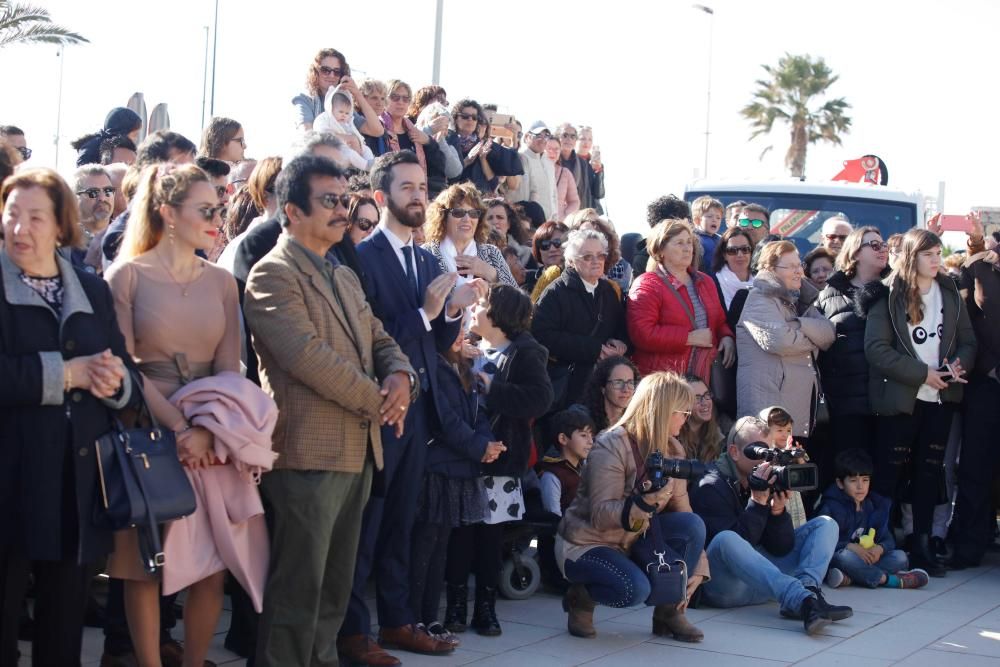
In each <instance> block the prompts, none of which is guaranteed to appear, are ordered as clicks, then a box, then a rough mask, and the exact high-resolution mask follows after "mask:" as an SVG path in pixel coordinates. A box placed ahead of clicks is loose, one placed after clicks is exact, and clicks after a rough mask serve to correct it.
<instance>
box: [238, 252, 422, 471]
mask: <svg viewBox="0 0 1000 667" xmlns="http://www.w3.org/2000/svg"><path fill="white" fill-rule="evenodd" d="M333 284H334V287H335V289H331V287H330V281H329V280H328V279H327V278H326V276H325V275H324V274H323V273H322V272H321V271H320V270H319V269H318V268H317V267H316V265H315V264H314V263H313V261H312V260H311V259H310V258H309V256H308V255H307V254H306V251H305V250H304V249H303V248H302V247H301V246H299V245H298V244H297V243H295V242H294V241H292V240H291V238H290V237H289V236H288V235H287V234H282V235H281V237H280V238H279V239H278V243H277V245H275V246H274V248H273V249H272V250H271V252H269V253H268V254H267V255H265V256H264V258H263V259H262V260H260V262H258V263H257V265H256V266H254V267H253V270H252V271H250V276H249V277H248V279H247V290H246V297H245V300H244V307H243V308H244V313H245V315H246V318H247V321H248V322H249V324H250V330H251V332H252V334H253V345H254V349H256V350H257V356H258V357H259V358H260V379H261V386H262V387H263V388H264V390H265V391H267V392H268V393H269V394H270V395H271V396H272V397H273V398H274V400H275V402H276V403H277V404H278V411H279V412H278V422H277V424H276V425H275V428H274V451H275V452H277V453H278V454H279V455H280V456H279V458H278V461H277V462H276V463H275V466H274V467H275V468H292V469H296V470H327V471H334V472H350V473H360V472H361V471H362V470H363V468H364V463H365V457H366V456H367V453H368V443H369V442H371V447H372V455H373V457H374V459H375V465H376V467H378V468H379V469H381V468H382V436H381V432H380V419H379V407H380V406H381V405H382V396H381V395H380V393H379V391H380V380H382V379H385V378H386V377H388V376H389V375H391V374H392V373H396V372H399V371H402V372H405V373H410V374H411V375H412V374H413V368H412V367H411V366H410V363H409V361H408V360H407V358H406V355H405V354H403V351H402V350H400V349H399V346H398V345H397V344H396V341H394V340H393V339H392V338H391V337H390V336H389V334H387V333H386V332H385V330H384V329H383V328H382V322H380V321H379V319H378V318H377V317H375V315H374V314H372V310H371V307H370V306H369V305H368V302H367V301H365V294H364V292H363V291H362V289H361V283H359V282H358V278H357V276H356V275H354V272H353V271H351V270H350V269H348V268H346V267H343V266H340V267H337V268H336V269H335V270H334V273H333Z"/></svg>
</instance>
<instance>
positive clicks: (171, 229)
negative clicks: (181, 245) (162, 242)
mask: <svg viewBox="0 0 1000 667" xmlns="http://www.w3.org/2000/svg"><path fill="white" fill-rule="evenodd" d="M167 228H168V231H167V240H169V241H170V242H171V243H173V242H174V226H173V225H167Z"/></svg>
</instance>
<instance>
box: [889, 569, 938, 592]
mask: <svg viewBox="0 0 1000 667" xmlns="http://www.w3.org/2000/svg"><path fill="white" fill-rule="evenodd" d="M896 577H897V578H899V584H900V585H899V587H900V588H923V587H924V586H926V585H927V583H928V582H929V581H930V577H929V576H927V573H926V572H924V571H923V570H921V569H919V568H915V569H913V570H901V571H899V572H897V573H896Z"/></svg>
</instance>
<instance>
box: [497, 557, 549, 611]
mask: <svg viewBox="0 0 1000 667" xmlns="http://www.w3.org/2000/svg"><path fill="white" fill-rule="evenodd" d="M541 583H542V572H541V570H540V569H539V568H538V561H537V560H535V550H534V549H528V550H527V551H525V552H524V553H514V555H513V556H512V557H510V558H508V559H507V560H505V561H504V562H503V567H501V568H500V595H502V596H504V598H506V599H508V600H527V599H528V598H530V597H531V596H532V595H534V594H535V591H537V590H538V587H539V586H540V585H541Z"/></svg>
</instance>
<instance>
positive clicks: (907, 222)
mask: <svg viewBox="0 0 1000 667" xmlns="http://www.w3.org/2000/svg"><path fill="white" fill-rule="evenodd" d="M704 194H711V195H712V196H713V197H715V198H716V199H718V200H719V201H721V202H722V203H723V205H725V206H728V205H729V204H731V203H732V202H734V201H739V200H743V201H745V202H754V203H757V204H761V205H763V206H766V207H767V209H768V210H769V211H770V212H771V233H772V234H781V235H782V236H784V237H785V238H787V239H788V240H790V241H792V242H794V243H795V245H796V246H798V248H799V252H800V253H801V254H803V255H804V254H805V253H806V252H808V251H809V250H812V249H813V248H814V247H816V246H817V245H818V244H819V243H820V240H821V239H820V230H821V229H822V228H823V222H824V221H825V220H826V219H827V218H831V217H833V216H837V215H839V216H842V217H845V218H847V219H848V220H849V221H850V223H851V225H853V226H854V228H855V229H856V228H858V227H864V226H867V225H871V226H873V227H878V229H879V230H880V231H881V232H882V238H883V239H887V238H889V236H891V235H892V234H896V233H903V232H905V231H906V230H908V229H910V228H911V227H914V226H915V225H916V224H917V207H916V205H915V204H912V203H907V202H895V201H884V200H883V201H878V200H873V199H862V198H849V197H833V196H826V195H813V194H798V193H795V194H793V193H761V192H727V193H724V194H721V195H717V194H715V193H708V192H688V193H686V199H687V200H688V201H694V200H695V199H696V198H698V197H700V196H702V195H704Z"/></svg>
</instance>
